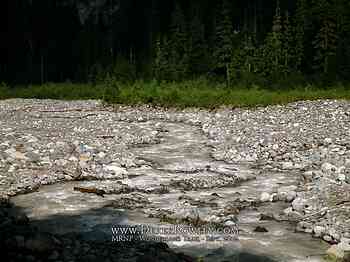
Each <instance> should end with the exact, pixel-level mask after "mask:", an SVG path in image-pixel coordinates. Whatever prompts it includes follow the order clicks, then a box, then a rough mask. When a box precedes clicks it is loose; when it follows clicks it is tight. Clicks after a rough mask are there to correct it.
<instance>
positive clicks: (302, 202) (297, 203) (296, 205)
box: [292, 197, 307, 212]
mask: <svg viewBox="0 0 350 262" xmlns="http://www.w3.org/2000/svg"><path fill="white" fill-rule="evenodd" d="M306 206H307V200H306V199H303V198H301V197H297V198H296V199H294V200H293V202H292V207H293V209H294V210H295V211H298V212H303V211H304V209H305V207H306Z"/></svg>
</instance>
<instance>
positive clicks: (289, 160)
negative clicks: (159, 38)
mask: <svg viewBox="0 0 350 262" xmlns="http://www.w3.org/2000/svg"><path fill="white" fill-rule="evenodd" d="M79 188H80V189H90V190H95V193H96V192H97V193H99V194H89V193H87V192H85V193H84V192H83V191H82V190H80V191H79V190H74V189H79ZM0 192H1V193H0V194H1V198H2V199H8V198H9V197H10V201H11V202H12V203H13V204H14V205H15V208H9V207H7V208H3V209H2V210H3V211H2V216H3V218H4V219H3V220H1V221H3V222H2V223H1V224H0V230H5V228H11V230H12V231H14V232H16V234H12V233H9V232H10V231H6V232H7V233H6V232H5V231H3V232H5V233H4V236H6V238H1V241H3V242H6V243H1V244H2V246H3V247H5V248H8V250H12V251H11V252H12V253H11V252H10V255H9V258H11V259H12V260H18V261H23V260H28V261H35V260H37V258H38V257H37V256H36V255H37V253H39V257H40V258H41V259H42V258H43V256H44V257H45V256H46V254H48V255H49V256H50V259H51V260H52V261H74V260H79V259H82V260H84V261H86V260H88V261H94V259H95V260H96V261H97V260H98V259H99V258H100V255H101V254H102V253H101V252H105V254H104V260H106V261H108V260H107V259H109V261H149V260H147V257H152V261H196V260H195V258H196V257H199V256H201V259H202V260H203V261H238V260H237V259H240V261H242V260H243V261H272V260H275V261H321V259H322V257H323V256H324V254H325V253H326V250H327V249H328V248H329V245H333V246H332V248H331V250H330V251H328V252H329V253H330V255H334V256H338V257H341V256H343V257H345V256H346V255H347V254H346V253H347V252H349V251H350V250H348V249H349V246H350V243H349V239H350V103H349V102H346V101H329V100H327V101H314V102H310V101H305V102H297V103H292V104H288V105H284V106H269V107H264V108H256V109H249V110H248V109H229V108H222V109H218V110H215V111H207V110H200V109H186V110H175V109H161V108H152V107H148V106H141V107H126V106H114V107H112V106H106V105H103V104H102V103H101V102H99V101H72V102H63V101H53V100H20V99H13V100H3V101H0ZM14 209H19V210H21V212H17V213H16V215H13V212H14V211H13V210H14ZM19 213H24V214H25V215H19ZM0 215H1V214H0ZM26 217H29V219H30V220H31V221H30V226H28V225H27V224H28V221H27V220H26ZM6 223H7V224H6ZM116 223H117V224H124V225H135V224H139V223H146V224H149V225H158V226H159V225H164V224H166V225H170V224H189V225H191V226H193V227H198V226H200V225H207V224H208V225H212V224H215V225H216V226H222V227H232V226H233V225H238V226H239V241H232V243H225V244H222V245H221V244H220V245H219V246H218V245H217V244H216V245H214V246H213V245H211V244H210V243H204V244H203V243H200V244H199V243H195V242H193V243H191V242H190V243H182V245H180V246H179V245H178V243H172V242H169V243H167V244H168V245H169V246H170V247H171V249H169V248H168V246H166V245H160V244H156V243H149V242H147V243H139V244H137V245H131V246H129V247H123V248H121V247H118V248H116V247H115V245H112V246H111V243H108V245H107V244H103V243H106V241H107V242H108V240H107V238H108V237H110V227H111V225H112V224H116ZM23 224H25V225H26V226H24V225H23ZM9 225H10V226H9ZM33 227H36V229H33ZM29 228H30V229H29ZM31 230H32V231H31ZM33 230H34V231H33ZM47 232H50V235H49V236H48V235H47V234H48V233H47ZM312 236H313V237H312ZM314 237H316V238H314ZM32 238H38V239H34V240H33V239H32ZM47 238H50V239H51V240H50V241H51V242H48V243H52V246H50V247H48V248H47V249H45V251H42V252H41V251H40V250H36V249H35V248H34V251H33V246H31V244H32V243H39V244H37V245H36V246H40V243H44V242H47V241H48V240H47ZM42 239H46V240H44V241H43V240H42ZM75 239H77V241H78V242H77V243H78V244H76V243H75V242H74V241H75ZM22 240H23V241H22ZM55 241H56V242H55ZM109 242H110V241H109ZM28 243H29V244H28ZM57 243H59V244H57ZM96 243H99V244H96ZM327 243H328V244H327ZM22 244H23V245H22ZM84 245H85V246H88V248H86V250H87V251H86V252H84V251H83V250H85V249H83V246H84ZM34 246H35V245H34ZM63 246H68V247H70V248H71V249H70V248H68V249H67V248H66V249H65V250H66V251H65V252H63V249H62V247H63ZM103 246H104V247H105V248H104V250H105V251H103ZM106 246H111V247H110V248H106ZM148 247H150V250H153V251H151V253H149V252H148V251H147V252H146V251H145V250H148ZM39 249H40V247H39ZM17 250H22V251H21V252H19V253H18V252H17ZM23 250H24V251H23ZM67 250H68V251H67ZM106 250H107V251H106ZM33 252H34V253H33ZM35 252H37V253H35ZM40 252H41V253H40ZM45 252H46V253H45ZM74 252H75V253H74ZM152 252H153V253H152ZM81 253H85V254H84V255H86V256H89V258H85V257H84V256H81ZM182 253H184V254H182ZM43 254H44V255H43ZM126 254H128V255H126ZM159 254H160V255H159ZM31 259H32V260H31ZM89 259H90V260H89ZM155 259H158V260H155Z"/></svg>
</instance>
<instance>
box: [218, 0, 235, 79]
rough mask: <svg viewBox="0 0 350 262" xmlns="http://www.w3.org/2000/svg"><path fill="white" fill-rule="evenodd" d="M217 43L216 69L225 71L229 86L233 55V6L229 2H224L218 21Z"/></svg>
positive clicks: (224, 0) (227, 0)
mask: <svg viewBox="0 0 350 262" xmlns="http://www.w3.org/2000/svg"><path fill="white" fill-rule="evenodd" d="M215 34H216V41H215V44H216V45H215V50H214V56H215V58H216V68H218V69H224V71H225V75H226V81H227V84H228V85H230V79H231V72H230V63H231V59H232V55H233V35H234V32H233V26H232V19H231V5H230V1H229V0H223V2H222V8H221V14H220V16H219V17H218V18H217V21H216V32H215Z"/></svg>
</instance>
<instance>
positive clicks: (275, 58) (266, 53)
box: [262, 0, 284, 78]
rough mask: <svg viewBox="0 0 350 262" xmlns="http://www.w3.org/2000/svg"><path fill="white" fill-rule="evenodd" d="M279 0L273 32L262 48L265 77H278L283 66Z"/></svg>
mask: <svg viewBox="0 0 350 262" xmlns="http://www.w3.org/2000/svg"><path fill="white" fill-rule="evenodd" d="M281 19H282V18H281V9H280V3H279V0H277V5H276V12H275V16H274V19H273V26H272V32H271V33H269V34H268V36H267V37H266V40H265V45H264V47H263V48H262V59H263V61H262V65H263V68H262V73H263V75H265V76H273V77H274V78H275V77H278V75H279V74H280V73H281V71H282V69H283V68H282V65H283V62H284V61H283V44H282V21H281Z"/></svg>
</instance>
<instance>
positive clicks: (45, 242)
mask: <svg viewBox="0 0 350 262" xmlns="http://www.w3.org/2000/svg"><path fill="white" fill-rule="evenodd" d="M25 248H26V249H28V250H29V251H32V252H35V253H48V252H50V251H53V250H54V249H55V242H54V240H53V239H52V237H51V236H50V235H49V234H45V233H37V234H36V235H34V236H31V237H29V238H28V239H27V240H26V242H25Z"/></svg>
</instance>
